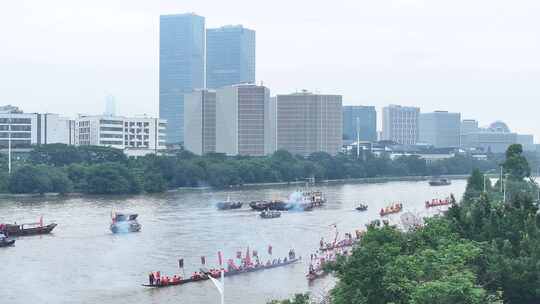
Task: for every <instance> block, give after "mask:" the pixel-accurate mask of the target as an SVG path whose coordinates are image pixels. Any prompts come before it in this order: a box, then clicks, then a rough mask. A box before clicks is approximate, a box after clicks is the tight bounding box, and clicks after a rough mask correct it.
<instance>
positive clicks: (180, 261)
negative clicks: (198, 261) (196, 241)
mask: <svg viewBox="0 0 540 304" xmlns="http://www.w3.org/2000/svg"><path fill="white" fill-rule="evenodd" d="M178 268H184V259H179V260H178Z"/></svg>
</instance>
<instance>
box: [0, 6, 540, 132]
mask: <svg viewBox="0 0 540 304" xmlns="http://www.w3.org/2000/svg"><path fill="white" fill-rule="evenodd" d="M184 12H195V13H197V14H198V15H201V16H204V17H206V25H207V27H217V26H221V25H225V24H243V25H244V26H247V27H249V28H252V29H255V30H256V31H257V80H258V81H263V82H264V85H266V86H268V87H269V88H270V90H271V92H272V94H276V93H290V92H293V91H295V90H300V89H304V88H305V89H308V90H312V91H316V92H320V93H333V94H341V95H343V100H344V104H350V105H352V104H363V105H375V106H377V107H378V108H380V107H382V106H384V105H387V104H389V103H395V104H402V105H415V106H419V107H421V108H422V111H424V112H428V111H433V110H449V111H459V112H461V113H463V118H475V119H478V120H480V123H481V124H482V125H487V124H489V123H490V122H492V121H494V120H503V121H505V122H507V123H508V124H509V126H510V128H511V129H512V130H513V131H517V132H521V133H534V134H535V136H536V139H535V140H536V141H537V142H539V141H540V111H539V110H540V1H537V0H514V1H508V0H452V1H448V0H425V1H422V0H370V1H364V0H350V1H342V0H332V1H329V0H323V1H319V0H286V1H284V0H272V1H253V0H251V1H240V0H227V1H223V0H214V1H209V0H177V1H172V0H162V1H158V0H144V1H143V0H93V1H77V0H48V1H43V0H33V1H27V0H16V1H2V3H1V4H0V104H15V105H19V106H21V107H22V108H23V109H24V110H25V111H27V112H55V113H65V114H67V115H75V114H76V113H101V112H103V109H104V103H105V101H104V100H105V95H106V94H107V93H110V94H113V95H114V96H115V97H116V100H117V108H118V112H119V113H120V114H124V115H132V114H142V113H148V114H152V115H156V113H158V100H159V98H158V92H159V91H158V88H159V78H158V63H159V15H160V14H173V13H184Z"/></svg>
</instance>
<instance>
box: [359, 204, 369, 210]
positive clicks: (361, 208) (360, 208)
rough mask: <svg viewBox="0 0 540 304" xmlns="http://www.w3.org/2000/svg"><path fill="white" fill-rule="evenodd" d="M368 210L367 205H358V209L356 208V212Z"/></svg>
mask: <svg viewBox="0 0 540 304" xmlns="http://www.w3.org/2000/svg"><path fill="white" fill-rule="evenodd" d="M367 209H368V205H365V204H360V205H358V207H356V210H358V211H367Z"/></svg>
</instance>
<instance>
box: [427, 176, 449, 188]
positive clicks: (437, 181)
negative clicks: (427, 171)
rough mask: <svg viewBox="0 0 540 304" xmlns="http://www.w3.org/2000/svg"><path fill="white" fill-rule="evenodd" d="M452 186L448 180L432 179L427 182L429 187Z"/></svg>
mask: <svg viewBox="0 0 540 304" xmlns="http://www.w3.org/2000/svg"><path fill="white" fill-rule="evenodd" d="M451 184H452V181H451V180H450V179H448V178H432V179H431V180H430V181H429V185H430V186H434V187H436V186H449V185H451Z"/></svg>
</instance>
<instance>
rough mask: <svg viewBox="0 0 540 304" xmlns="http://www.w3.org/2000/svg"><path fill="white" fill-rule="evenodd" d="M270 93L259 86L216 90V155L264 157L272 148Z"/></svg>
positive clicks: (235, 86) (227, 87) (229, 87)
mask: <svg viewBox="0 0 540 304" xmlns="http://www.w3.org/2000/svg"><path fill="white" fill-rule="evenodd" d="M271 132H272V130H271V121H270V90H269V89H268V88H266V87H264V86H258V85H233V86H226V87H222V88H220V89H218V90H217V91H216V152H218V153H226V154H227V155H251V156H263V155H267V154H270V153H272V152H273V149H272V146H271Z"/></svg>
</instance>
